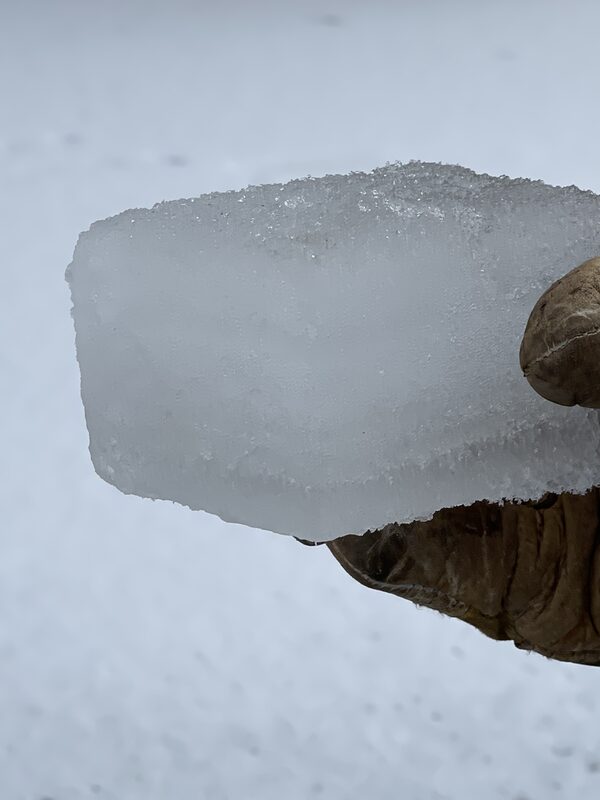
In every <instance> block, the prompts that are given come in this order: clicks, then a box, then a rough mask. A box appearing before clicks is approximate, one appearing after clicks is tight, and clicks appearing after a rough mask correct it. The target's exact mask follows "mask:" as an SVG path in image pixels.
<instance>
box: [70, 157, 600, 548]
mask: <svg viewBox="0 0 600 800" xmlns="http://www.w3.org/2000/svg"><path fill="white" fill-rule="evenodd" d="M598 253H600V198H598V197H597V196H595V195H593V194H592V193H590V192H582V191H580V190H578V189H576V188H574V187H570V188H555V187H550V186H546V185H544V184H543V183H541V182H532V181H528V180H509V179H508V178H493V177H490V176H488V175H477V174H475V173H474V172H472V171H471V170H468V169H464V168H461V167H452V166H442V165H438V164H423V163H409V164H406V165H398V164H394V165H388V166H386V167H383V168H381V169H376V170H375V171H373V172H371V173H368V174H365V173H352V174H350V175H341V176H340V175H338V176H327V177H325V178H318V179H310V178H309V179H305V180H295V181H291V182H290V183H287V184H285V185H281V184H275V185H268V186H259V187H250V188H248V189H246V190H244V191H241V192H228V193H221V194H210V195H205V196H203V197H200V198H197V199H195V200H194V199H192V200H181V201H173V202H167V203H161V204H159V205H157V206H155V207H154V208H152V209H151V210H144V209H137V210H135V211H126V212H124V213H123V214H120V215H119V216H117V217H113V218H111V219H108V220H105V221H103V222H99V223H96V224H94V225H93V226H92V228H91V230H90V231H89V232H88V233H85V234H83V235H82V236H81V238H80V241H79V243H78V245H77V248H76V251H75V256H74V261H73V264H72V266H71V268H70V270H69V276H70V282H71V287H72V294H73V300H74V318H75V326H76V331H77V352H78V357H79V363H80V368H81V376H82V395H83V399H84V404H85V410H86V418H87V424H88V429H89V433H90V445H91V453H92V458H93V462H94V465H95V468H96V470H97V472H98V474H99V475H100V476H102V477H103V478H105V479H106V480H107V481H109V482H110V483H112V484H114V485H115V486H117V487H118V488H119V489H121V490H122V491H124V492H127V493H135V494H139V495H142V496H144V497H152V498H162V499H169V500H175V501H178V502H180V503H182V504H185V505H188V506H190V507H191V508H193V509H204V510H206V511H209V512H212V513H215V514H218V515H219V516H220V517H222V518H223V519H224V520H226V521H235V522H242V523H244V524H246V525H252V526H254V527H260V528H267V529H270V530H274V531H279V532H283V533H289V534H294V535H297V536H300V537H303V538H305V539H315V540H319V539H329V538H333V537H335V536H339V535H342V534H345V533H362V532H364V531H365V530H366V529H368V528H371V529H372V528H377V527H380V526H382V525H385V524H386V523H388V522H392V521H398V522H406V521H410V520H413V519H417V518H427V517H428V516H430V515H431V514H432V513H433V512H434V511H435V510H436V509H438V508H442V507H448V506H456V505H461V504H467V503H471V502H473V501H475V500H480V499H487V500H495V501H500V500H502V499H504V498H518V499H528V498H538V497H540V496H541V495H542V494H543V493H544V492H546V491H565V490H573V491H578V492H582V491H585V490H586V489H588V488H589V487H590V486H592V485H595V484H598V483H600V459H599V458H598V452H599V445H600V427H599V425H598V415H597V413H596V412H595V411H587V410H583V409H579V408H577V409H571V408H568V409H565V408H562V407H558V406H555V405H553V404H551V403H548V402H547V401H544V400H543V399H541V398H540V397H538V396H537V395H536V394H535V393H534V392H533V391H532V390H531V388H530V387H529V385H528V384H527V382H526V381H525V380H524V378H523V376H522V374H521V371H520V369H519V363H518V352H519V345H520V340H521V336H522V334H523V330H524V328H525V324H526V322H527V318H528V316H529V313H530V311H531V309H532V307H533V305H534V303H535V301H536V300H537V298H538V296H539V295H540V294H541V293H542V291H543V290H544V289H545V288H547V286H548V285H549V284H550V283H551V282H552V281H554V280H555V279H556V278H558V277H560V276H561V275H562V274H564V273H565V272H567V271H568V270H569V269H571V268H572V267H574V266H576V265H577V264H579V263H580V262H582V261H584V260H585V259H587V258H589V257H591V256H594V255H597V254H598Z"/></svg>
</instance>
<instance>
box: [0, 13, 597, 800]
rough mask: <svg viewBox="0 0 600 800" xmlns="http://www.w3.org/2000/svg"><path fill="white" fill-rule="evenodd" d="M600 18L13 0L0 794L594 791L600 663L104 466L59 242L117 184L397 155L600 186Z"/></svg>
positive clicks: (179, 188)
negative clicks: (463, 620) (378, 580)
mask: <svg viewBox="0 0 600 800" xmlns="http://www.w3.org/2000/svg"><path fill="white" fill-rule="evenodd" d="M324 9H326V10H324ZM324 14H331V15H334V16H335V15H337V17H338V20H339V24H330V23H331V19H329V18H328V19H327V20H326V22H327V24H324V22H325V20H323V16H324ZM599 25H600V6H598V4H597V3H595V2H588V0H574V2H573V3H571V4H569V5H566V4H564V5H563V4H558V3H548V2H547V0H529V2H527V3H524V2H522V0H506V2H503V3H473V2H470V0H469V2H464V1H462V2H461V1H460V0H459V1H458V2H454V3H441V2H431V3H426V2H423V1H422V0H415V1H414V2H413V1H412V0H407V2H404V3H393V2H389V3H388V2H384V1H383V0H371V2H369V3H354V2H352V1H351V0H348V2H347V3H341V2H340V3H338V2H336V1H335V0H332V2H329V3H326V4H324V3H323V0H318V1H317V0H315V2H313V3H310V4H309V3H301V2H289V3H284V2H277V3H275V2H272V3H263V2H261V1H260V0H256V2H252V3H247V2H242V1H241V0H240V2H236V3H234V2H231V0H221V2H219V3H217V4H209V3H206V4H201V3H198V2H196V0H189V2H184V0H172V2H171V3H169V4H165V3H155V2H153V1H152V0H143V1H142V0H129V2H127V3H124V2H122V1H120V2H117V1H116V0H105V2H103V3H83V2H81V0H72V1H71V2H66V1H65V0H53V2H51V3H50V2H33V0H21V1H20V2H18V3H8V2H5V3H0V96H1V97H2V100H3V102H2V103H0V123H1V124H0V220H1V234H0V271H1V273H0V274H1V276H2V291H0V333H1V336H0V360H1V362H2V388H3V392H2V417H1V422H0V425H1V426H2V455H1V457H0V463H1V465H2V467H1V469H2V480H1V481H0V508H1V509H2V513H1V515H0V797H2V800H4V798H6V800H42V798H52V799H53V800H98V799H99V800H165V798H176V800H198V799H199V798H202V800H238V799H239V798H244V800H246V799H247V800H281V798H286V800H307V798H313V800H316V799H317V798H327V800H348V798H355V797H373V798H377V800H397V798H399V797H401V798H407V800H408V799H410V800H450V799H451V800H465V798H480V797H481V798H486V800H517V798H519V800H525V798H528V800H552V798H560V797H565V798H578V800H596V799H597V797H598V794H599V790H600V760H599V757H598V754H599V753H600V730H599V726H598V712H599V709H598V703H599V699H598V698H599V697H600V670H597V669H594V668H585V667H584V668H582V667H576V666H574V665H569V664H559V663H551V662H548V661H545V660H544V659H542V658H540V657H539V656H535V655H528V654H526V653H523V652H520V651H517V650H516V649H515V648H513V647H512V645H510V644H503V643H497V642H493V641H491V640H488V639H486V638H485V637H483V636H481V635H479V634H478V633H477V632H476V631H474V630H471V629H470V628H469V627H468V626H466V625H461V624H460V623H458V622H456V621H454V620H448V619H444V618H443V617H441V616H440V615H437V614H434V613H432V612H429V611H424V610H418V609H415V608H413V607H412V606H411V605H410V604H409V603H405V602H402V601H400V600H398V599H396V598H394V597H389V596H385V595H383V594H381V593H376V592H369V591H368V590H366V589H363V588H362V587H361V586H359V585H358V584H357V583H355V582H353V581H352V580H351V579H350V578H349V577H348V576H347V575H346V574H345V573H344V572H343V571H342V570H341V569H340V568H339V566H338V565H337V564H336V563H335V562H334V561H333V559H331V558H330V557H329V554H328V553H327V552H325V551H324V548H305V547H302V546H301V545H298V544H297V543H296V542H294V541H293V540H290V539H287V538H284V537H281V536H274V535H271V536H269V535H266V534H265V533H264V532H255V531H252V530H248V529H243V528H241V527H239V526H237V525H225V524H224V523H222V522H220V521H219V520H218V519H216V518H215V517H211V516H209V515H208V514H205V513H203V512H191V511H189V510H187V509H185V508H183V507H181V506H179V505H176V504H173V503H163V502H154V503H153V502H150V501H149V500H142V499H140V498H138V497H135V496H125V495H123V494H121V493H120V492H118V491H116V490H114V489H112V488H111V487H110V486H108V485H107V484H106V483H104V482H103V481H101V480H99V479H98V477H97V476H96V474H95V473H94V470H93V468H92V465H91V463H90V459H89V455H88V452H87V444H88V434H87V430H86V426H85V420H84V417H83V411H82V405H81V398H80V394H79V370H78V367H77V362H76V360H75V357H74V342H73V323H72V320H71V318H70V315H69V312H70V306H71V299H70V296H69V291H68V287H67V285H66V284H65V282H64V267H65V264H66V263H67V262H68V261H69V259H70V257H71V253H72V250H73V244H74V242H75V241H76V238H77V236H78V234H79V232H80V231H82V230H84V229H86V228H87V227H88V226H89V224H90V221H91V220H95V219H102V218H105V217H108V216H109V215H110V214H114V213H115V211H117V210H119V209H123V208H132V207H145V206H150V205H151V204H152V203H154V202H155V201H156V200H157V199H163V198H178V197H192V196H196V195H198V194H201V193H203V192H209V191H213V190H224V189H227V188H231V187H237V188H239V187H242V186H244V185H247V184H257V183H267V182H273V181H286V180H289V179H291V178H292V177H294V176H298V175H306V174H309V173H312V174H313V175H322V174H324V173H335V172H338V173H344V172H349V171H350V170H351V169H362V170H369V169H372V168H373V167H375V166H377V165H378V164H383V163H385V162H386V161H388V160H389V161H392V160H396V159H400V160H403V161H407V160H409V159H411V158H419V159H421V160H424V161H435V160H441V161H444V162H449V163H463V164H470V165H471V166H472V167H473V168H475V169H476V170H477V171H479V172H488V173H491V174H509V175H527V176H530V177H534V178H540V179H543V180H544V181H545V182H547V183H551V184H559V185H565V184H569V183H575V184H577V185H578V186H582V187H585V188H590V189H592V190H593V191H595V192H600V172H599V171H598V168H597V164H598V158H597V155H598V130H599V129H600V104H598V103H596V102H594V100H595V98H596V96H597V86H596V75H597V65H596V51H597V41H596V40H597V31H598V26H599ZM274 65H275V66H274ZM182 161H184V162H185V166H181V163H182Z"/></svg>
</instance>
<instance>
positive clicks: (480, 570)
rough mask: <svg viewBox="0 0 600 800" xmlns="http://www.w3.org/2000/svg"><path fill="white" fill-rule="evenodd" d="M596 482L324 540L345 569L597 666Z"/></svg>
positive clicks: (519, 640) (491, 632)
mask: <svg viewBox="0 0 600 800" xmlns="http://www.w3.org/2000/svg"><path fill="white" fill-rule="evenodd" d="M599 542H600V489H593V490H592V491H590V492H589V493H587V494H585V495H571V494H563V495H549V496H547V497H546V498H544V500H543V501H541V502H539V503H506V504H504V505H502V506H499V505H497V504H493V503H486V502H478V503H474V504H473V505H471V506H468V507H459V508H452V509H444V510H441V511H438V512H437V513H436V514H435V516H434V517H433V519H432V520H430V521H427V522H413V523H410V524H404V525H398V524H391V525H387V526H386V527H384V528H382V529H380V530H377V531H368V532H367V533H366V534H364V535H363V536H344V537H341V538H339V539H336V540H334V541H332V542H328V543H327V546H328V547H329V549H330V550H331V552H332V553H333V555H334V556H335V558H336V559H337V560H338V561H339V562H340V564H341V565H342V566H343V567H344V569H345V570H346V571H347V572H349V573H350V575H352V576H353V577H354V578H356V579H357V580H358V581H360V582H361V583H363V584H364V585H365V586H368V587H370V588H372V589H379V590H381V591H384V592H390V593H392V594H395V595H398V596H399V597H404V598H406V599H407V600H411V601H412V602H413V603H416V604H418V605H420V606H427V607H429V608H433V609H437V610H438V611H441V612H442V613H444V614H448V615H450V616H452V617H457V618H458V619H462V620H464V621H465V622H468V623H469V624H470V625H474V626H475V627H476V628H478V629H479V630H480V631H482V632H483V633H484V634H486V635H487V636H491V637H492V638H494V639H510V640H512V641H513V642H514V643H515V645H516V646H517V647H519V648H523V649H527V650H535V651H537V652H538V653H542V654H543V655H545V656H547V657H549V658H555V659H560V660H562V661H572V662H575V663H580V664H593V665H600V554H599V547H598V544H599Z"/></svg>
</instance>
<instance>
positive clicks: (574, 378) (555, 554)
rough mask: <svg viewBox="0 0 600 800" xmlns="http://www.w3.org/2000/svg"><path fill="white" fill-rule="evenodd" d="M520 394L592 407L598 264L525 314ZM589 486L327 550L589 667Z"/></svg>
mask: <svg viewBox="0 0 600 800" xmlns="http://www.w3.org/2000/svg"><path fill="white" fill-rule="evenodd" d="M520 361H521V367H522V369H523V371H524V374H525V376H526V377H527V379H528V380H529V382H530V384H531V385H532V387H533V388H534V389H535V390H536V391H538V392H539V393H540V394H541V395H542V396H543V397H545V398H546V399H548V400H551V401H553V402H557V403H560V404H562V405H576V404H577V405H584V406H588V407H593V408H597V407H600V259H592V260H591V261H588V262H586V263H585V264H582V265H581V266H580V267H578V268H577V269H575V270H573V271H572V272H570V273H569V274H568V275H566V276H565V277H564V278H562V279H561V280H559V281H557V282H556V283H555V284H553V286H551V287H550V289H548V291H547V292H545V293H544V294H543V295H542V297H541V298H540V299H539V301H538V303H537V304H536V306H535V308H534V309H533V311H532V314H531V317H530V319H529V322H528V324H527V328H526V330H525V335H524V337H523V343H522V346H521V351H520ZM599 544H600V488H594V489H592V490H591V491H590V492H588V493H587V494H585V495H573V494H569V493H565V494H561V495H547V496H546V497H544V498H542V500H540V501H539V502H523V503H521V502H507V503H505V504H503V505H499V504H497V503H487V502H477V503H474V504H473V505H471V506H468V507H458V508H451V509H443V510H441V511H438V512H437V513H436V514H435V515H434V517H433V519H431V520H430V521H427V522H413V523H410V524H404V525H398V524H395V523H393V524H390V525H386V527H384V528H382V529H380V530H377V531H368V532H367V533H366V534H364V535H363V536H343V537H341V538H339V539H336V540H334V541H332V542H328V543H327V546H328V547H329V549H330V550H331V552H332V553H333V555H334V556H335V558H336V559H337V560H338V561H339V562H340V564H341V565H342V566H343V567H344V569H345V570H346V571H347V572H348V573H350V575H352V577H354V578H356V579H357V580H358V581H360V582H361V583H363V584H364V585H365V586H369V587H370V588H372V589H379V590H381V591H385V592H391V593H392V594H396V595H398V596H399V597H404V598H406V599H408V600H411V601H412V602H413V603H417V604H418V605H421V606H428V607H429V608H434V609H436V610H438V611H441V612H443V613H444V614H448V615H449V616H452V617H457V618H459V619H462V620H464V621H465V622H468V623H469V624H471V625H474V626H475V627H476V628H478V629H479V630H480V631H482V632H483V633H485V634H486V635H487V636H491V637H492V638H494V639H511V640H512V641H513V642H514V643H515V645H516V646H517V647H519V648H523V649H527V650H535V651H536V652H538V653H542V654H543V655H545V656H548V657H549V658H555V659H560V660H562V661H572V662H575V663H580V664H594V665H599V666H600V548H599V546H598V545H599Z"/></svg>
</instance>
